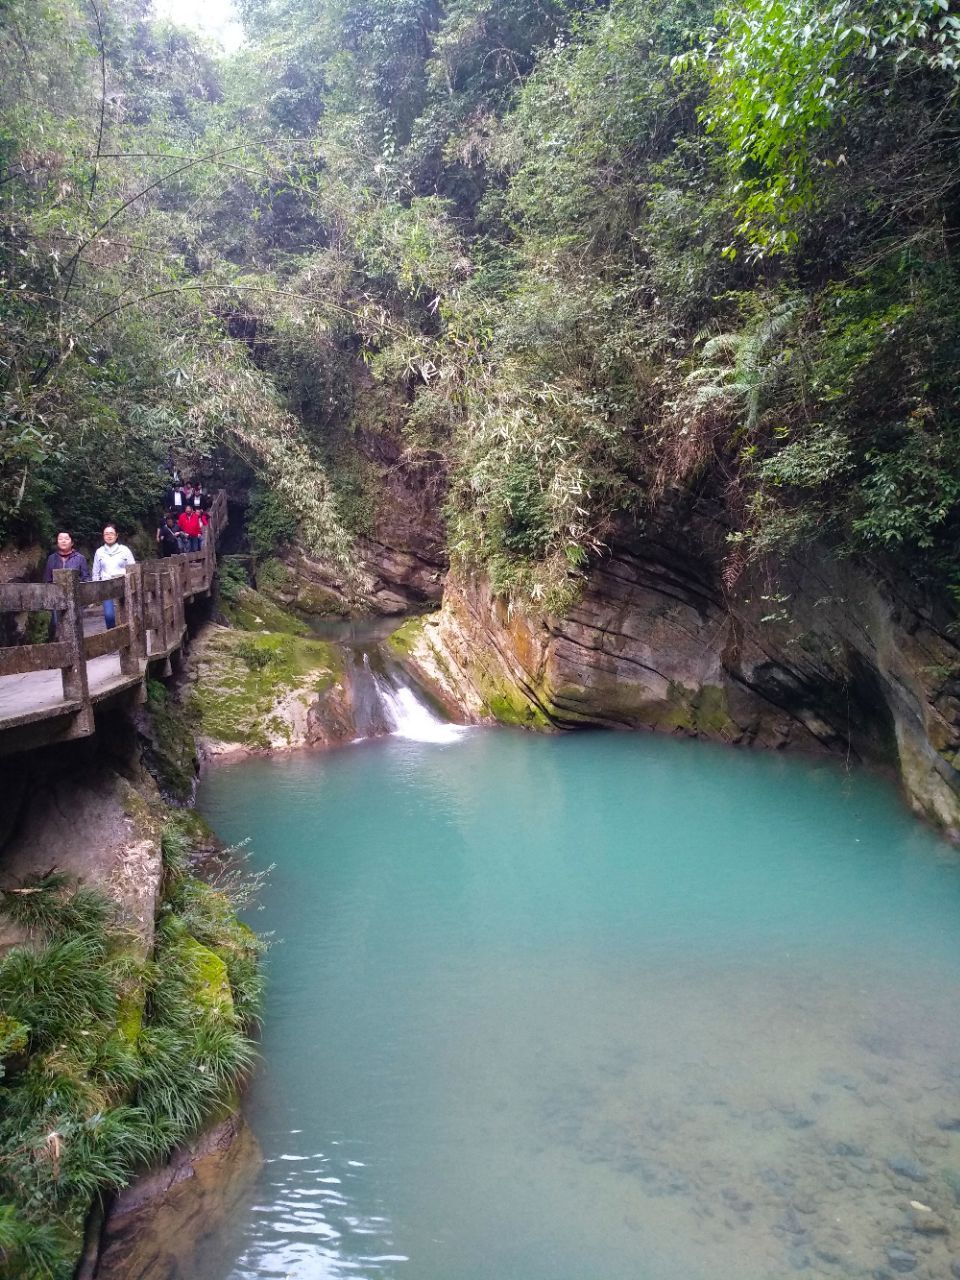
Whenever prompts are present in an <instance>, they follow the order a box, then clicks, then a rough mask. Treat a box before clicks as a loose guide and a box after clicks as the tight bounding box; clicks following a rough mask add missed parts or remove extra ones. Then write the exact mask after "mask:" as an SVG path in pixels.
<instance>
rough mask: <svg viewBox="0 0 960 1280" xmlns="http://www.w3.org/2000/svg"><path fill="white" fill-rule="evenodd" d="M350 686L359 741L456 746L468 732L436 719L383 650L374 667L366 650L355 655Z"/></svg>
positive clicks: (356, 652)
mask: <svg viewBox="0 0 960 1280" xmlns="http://www.w3.org/2000/svg"><path fill="white" fill-rule="evenodd" d="M350 685H351V691H352V700H353V709H354V722H355V724H356V726H357V730H358V732H359V736H360V738H370V737H376V736H378V735H380V734H393V735H395V736H396V737H398V738H409V739H411V740H412V741H414V742H456V740H457V739H458V738H460V737H462V735H463V734H464V733H465V732H466V729H465V727H464V726H463V725H459V724H451V723H450V722H449V721H447V720H443V719H442V718H441V717H440V716H439V715H437V713H436V712H435V711H434V710H433V708H432V707H431V706H430V705H429V704H428V703H427V701H426V699H425V698H424V697H423V696H422V695H421V694H420V693H419V691H418V690H417V689H416V688H415V687H414V686H413V685H412V684H411V683H410V680H409V677H408V675H407V673H406V672H405V671H404V669H403V668H402V667H401V666H399V665H398V664H397V663H395V662H391V661H389V659H387V657H386V655H385V654H384V652H383V650H382V649H379V648H378V649H375V650H374V662H373V663H371V661H370V653H369V652H368V651H367V650H366V649H364V650H361V651H355V657H354V662H353V665H352V669H351V672H350Z"/></svg>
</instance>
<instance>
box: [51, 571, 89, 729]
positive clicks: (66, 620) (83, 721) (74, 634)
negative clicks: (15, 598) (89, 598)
mask: <svg viewBox="0 0 960 1280" xmlns="http://www.w3.org/2000/svg"><path fill="white" fill-rule="evenodd" d="M53 580H54V582H55V583H56V585H57V586H58V587H60V588H61V590H62V591H63V595H64V609H63V611H62V612H61V611H59V610H58V611H57V638H58V639H59V640H61V641H62V642H63V643H64V644H65V645H68V646H69V649H70V656H71V658H72V662H71V663H70V665H69V667H64V668H63V669H62V671H61V675H62V676H63V696H64V699H65V700H66V701H68V702H74V701H76V702H79V703H80V710H79V711H78V712H77V721H76V724H77V728H78V729H79V730H80V731H81V733H93V731H94V720H93V706H92V704H91V702H90V688H89V685H88V684H87V660H86V658H85V657H84V656H83V607H82V605H81V604H80V575H79V573H77V571H76V569H54V571H53Z"/></svg>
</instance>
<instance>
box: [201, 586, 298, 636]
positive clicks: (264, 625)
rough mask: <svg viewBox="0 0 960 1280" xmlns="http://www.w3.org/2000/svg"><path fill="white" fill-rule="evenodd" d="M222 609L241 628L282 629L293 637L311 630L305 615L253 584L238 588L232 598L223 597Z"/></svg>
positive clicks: (233, 624) (232, 622)
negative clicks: (292, 610)
mask: <svg viewBox="0 0 960 1280" xmlns="http://www.w3.org/2000/svg"><path fill="white" fill-rule="evenodd" d="M220 608H221V611H222V613H223V615H224V617H225V618H226V619H227V621H228V622H229V623H230V625H231V626H233V627H237V628H238V629H239V630H241V631H279V632H282V633H284V634H287V635H293V636H302V635H306V634H307V631H308V627H307V624H306V623H305V622H304V621H303V619H302V618H297V617H295V616H294V615H293V614H292V613H291V612H290V611H289V610H288V609H285V608H283V607H282V606H281V605H279V604H277V603H276V601H274V600H272V599H271V598H270V597H269V596H268V595H266V594H265V593H264V592H263V591H257V590H255V589H254V588H253V587H240V588H238V589H237V591H236V592H235V594H234V595H233V596H232V598H231V599H229V600H228V599H226V598H221V601H220Z"/></svg>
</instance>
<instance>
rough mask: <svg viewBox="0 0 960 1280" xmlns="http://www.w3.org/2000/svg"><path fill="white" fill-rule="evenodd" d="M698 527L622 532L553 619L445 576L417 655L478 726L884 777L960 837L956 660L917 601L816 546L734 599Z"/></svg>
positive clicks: (951, 639) (703, 524)
mask: <svg viewBox="0 0 960 1280" xmlns="http://www.w3.org/2000/svg"><path fill="white" fill-rule="evenodd" d="M721 534H722V531H721V530H719V528H718V526H717V525H715V524H714V523H713V522H712V521H711V520H710V519H709V518H708V517H705V516H704V515H703V514H702V513H701V514H698V515H696V516H692V515H687V516H685V517H683V518H682V519H681V518H677V519H675V520H674V521H672V522H671V523H670V524H669V525H664V526H661V527H651V526H647V527H645V528H644V527H639V526H635V525H634V526H631V525H627V524H624V525H623V526H622V527H621V528H620V529H619V530H618V531H617V533H616V534H615V535H614V536H613V537H612V538H611V540H610V546H609V550H608V552H607V554H605V555H604V556H603V557H602V558H601V559H599V560H598V561H597V563H595V564H594V566H593V567H592V569H591V571H590V573H589V575H588V577H587V580H586V584H585V589H584V592H583V595H582V598H581V599H580V601H579V602H578V603H577V604H576V606H575V607H573V608H572V609H571V610H570V611H569V612H568V613H567V614H566V615H565V616H563V617H553V618H546V619H536V618H533V617H531V616H528V615H527V614H525V613H524V612H523V611H521V610H519V609H517V608H515V607H511V606H510V605H509V604H508V603H507V601H506V600H504V599H502V598H498V597H496V596H495V595H494V594H493V593H492V592H491V590H490V587H489V585H488V584H487V582H486V581H485V580H484V579H482V578H471V577H468V576H464V575H460V576H451V577H450V578H448V580H447V585H446V591H445V595H444V602H443V609H442V612H441V614H440V618H439V622H438V624H437V625H431V626H427V627H424V628H422V631H421V634H420V636H419V637H418V638H417V640H416V642H415V643H411V644H410V645H409V648H410V649H411V653H412V656H413V658H414V660H415V661H417V660H418V661H419V662H420V665H421V667H423V668H424V669H425V671H426V674H429V675H430V676H431V677H432V679H433V680H434V682H435V683H438V684H440V685H441V686H442V687H443V688H444V690H445V692H446V695H447V697H448V698H449V697H454V698H456V699H457V701H458V702H459V703H460V704H461V705H462V706H463V707H464V708H465V709H466V710H468V711H469V712H470V713H472V715H473V716H474V717H475V718H483V717H493V718H495V719H498V720H501V721H507V722H512V723H518V724H524V725H528V726H530V727H541V728H542V727H550V726H553V727H557V728H574V727H578V726H590V725H593V726H602V727H607V728H627V729H641V728H646V729H652V730H656V731H660V732H667V733H678V734H685V735H691V736H698V737H705V738H711V739H716V740H718V741H723V742H729V743H735V744H743V745H755V746H759V747H773V748H785V747H793V748H799V749H803V750H808V751H828V752H832V753H836V754H839V755H841V756H842V757H843V758H844V759H848V760H858V761H864V762H869V763H871V764H880V765H886V766H889V767H893V768H895V769H896V770H897V771H898V772H899V775H900V777H901V778H902V781H903V786H904V790H905V792H906V795H907V797H908V799H909V801H910V803H911V805H912V807H913V808H914V809H915V810H916V811H917V812H919V813H921V814H923V815H925V816H926V817H928V818H930V819H931V820H932V821H933V822H935V823H937V824H938V825H940V826H941V827H943V828H945V829H946V830H947V831H948V832H949V833H950V834H951V835H953V836H955V837H956V836H957V835H958V833H960V772H958V769H957V764H958V763H960V757H958V749H960V646H958V641H957V637H956V636H955V635H953V634H952V632H951V630H950V624H949V617H948V616H947V615H946V614H945V615H944V616H942V617H941V616H940V615H939V613H938V610H937V609H936V608H935V607H934V606H932V605H931V604H930V603H929V602H925V601H923V600H922V599H920V598H919V596H916V597H913V596H910V595H908V594H905V593H904V590H903V588H902V587H901V588H899V589H898V588H897V587H896V586H895V585H894V584H892V583H890V582H889V581H882V580H880V579H879V578H878V577H876V576H875V575H871V574H869V573H867V572H866V571H865V570H864V569H863V567H861V566H858V565H857V564H855V563H853V562H852V561H849V560H848V561H838V560H836V559H834V558H832V557H831V556H830V555H829V554H828V553H827V552H825V551H819V550H817V549H816V548H814V549H812V550H811V549H808V550H806V551H805V552H804V554H803V557H802V559H801V558H795V559H791V560H788V561H786V562H785V563H784V562H778V563H777V564H776V566H773V565H763V564H759V565H754V566H752V567H750V568H749V569H748V570H747V571H746V572H744V573H743V574H742V576H741V577H740V578H739V579H738V581H737V582H736V584H735V586H733V587H732V588H731V589H729V590H727V589H726V588H725V587H724V584H723V554H724V550H725V549H726V548H725V544H724V543H723V540H722V536H721Z"/></svg>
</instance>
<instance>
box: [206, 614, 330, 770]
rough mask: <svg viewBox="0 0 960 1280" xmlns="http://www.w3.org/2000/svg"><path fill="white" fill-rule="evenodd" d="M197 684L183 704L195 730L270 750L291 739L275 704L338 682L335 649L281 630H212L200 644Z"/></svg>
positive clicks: (313, 695)
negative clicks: (273, 744)
mask: <svg viewBox="0 0 960 1280" xmlns="http://www.w3.org/2000/svg"><path fill="white" fill-rule="evenodd" d="M196 664H197V682H196V684H195V686H194V688H193V690H192V692H191V694H190V696H189V698H188V700H187V712H188V714H189V716H190V717H191V719H192V720H193V723H194V725H195V727H196V729H197V730H198V731H199V732H200V733H202V734H204V735H205V736H206V737H208V738H211V739H214V740H215V741H218V742H229V743H240V744H242V745H244V746H247V747H268V746H270V745H271V744H272V743H276V742H279V743H283V742H285V741H289V737H290V726H289V724H288V723H287V722H286V721H285V720H284V719H283V718H282V717H280V716H279V715H278V714H277V706H278V704H279V703H280V702H281V701H282V700H283V699H285V698H286V697H288V696H289V695H291V694H297V693H298V692H301V693H303V694H304V696H305V697H306V698H307V700H308V701H314V700H315V698H316V694H317V693H322V692H323V691H324V690H325V689H328V688H329V687H330V686H331V685H333V684H334V683H335V681H336V680H337V678H338V676H339V674H340V671H341V660H340V657H339V654H338V651H337V649H336V647H335V646H334V645H331V644H326V643H325V642H323V641H321V640H306V639H303V638H301V637H300V636H296V635H290V634H285V633H283V632H244V631H232V630H223V629H218V630H212V631H209V632H207V633H206V634H205V635H204V636H203V638H202V639H201V640H200V641H199V643H198V646H197V654H196Z"/></svg>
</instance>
